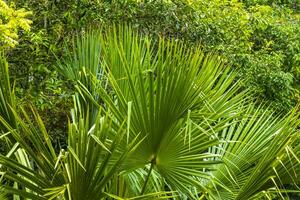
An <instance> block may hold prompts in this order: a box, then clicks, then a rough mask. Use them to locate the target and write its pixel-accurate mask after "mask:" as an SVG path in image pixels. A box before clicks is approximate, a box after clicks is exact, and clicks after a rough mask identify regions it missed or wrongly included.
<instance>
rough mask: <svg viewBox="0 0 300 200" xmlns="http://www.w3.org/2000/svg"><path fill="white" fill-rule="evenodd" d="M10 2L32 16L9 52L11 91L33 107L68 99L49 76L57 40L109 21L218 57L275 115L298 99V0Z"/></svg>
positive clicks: (60, 41) (60, 53)
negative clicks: (16, 80)
mask: <svg viewBox="0 0 300 200" xmlns="http://www.w3.org/2000/svg"><path fill="white" fill-rule="evenodd" d="M12 2H15V3H16V4H17V5H18V6H22V7H25V8H26V9H28V10H31V11H33V15H34V17H33V27H32V32H31V33H29V34H24V35H22V41H21V44H20V45H19V46H18V48H17V49H14V50H13V51H12V52H10V54H9V55H11V56H10V57H9V59H10V61H11V63H12V64H11V71H12V72H13V75H14V76H16V77H17V78H19V79H22V81H20V83H19V85H18V87H17V90H16V91H17V94H18V95H20V96H24V95H26V98H27V99H30V100H31V101H32V102H34V104H36V105H38V107H40V108H41V109H40V110H43V111H46V112H48V111H49V110H51V109H54V108H55V107H56V105H57V106H61V107H63V108H64V107H68V106H69V103H64V101H63V98H61V97H65V96H69V93H68V90H67V88H69V87H66V86H65V85H64V84H62V83H60V84H58V83H59V81H58V80H59V78H58V76H57V73H55V72H53V71H52V70H53V65H55V58H54V54H56V55H57V57H61V56H64V55H65V53H64V52H63V48H62V46H63V43H68V44H69V45H70V44H71V43H70V42H68V41H71V40H72V39H71V38H72V37H73V36H74V34H77V33H80V32H82V31H84V29H85V28H86V27H95V26H99V25H101V24H111V23H130V24H132V26H133V27H134V28H135V29H138V30H139V31H140V32H142V33H144V34H151V35H154V36H164V37H172V38H178V39H183V40H185V41H186V42H187V43H189V45H190V46H193V45H197V44H198V43H200V44H201V45H202V47H203V50H204V51H207V52H210V51H215V52H218V53H219V54H222V55H223V56H224V57H226V58H227V60H228V62H229V63H230V64H231V65H233V66H234V68H235V69H236V71H237V72H238V74H239V77H241V78H242V79H244V87H245V88H251V89H252V90H253V91H255V92H256V96H257V97H258V99H259V100H260V101H264V100H268V101H270V102H271V103H273V105H274V107H276V108H277V110H278V111H279V112H282V111H283V112H287V111H288V110H289V109H291V108H292V107H293V106H294V105H295V104H296V103H297V101H298V95H299V92H298V88H299V84H300V83H299V77H300V75H299V74H300V73H299V65H300V64H299V63H300V62H299V55H300V44H299V43H300V42H299V41H300V38H299V37H300V36H299V35H300V34H299V32H300V28H299V27H300V25H299V24H300V18H299V14H297V13H298V11H299V9H298V7H297V6H298V5H300V4H298V0H290V1H256V0H245V1H236V0H226V1H220V0H213V1H211V0H204V1H193V0H189V1H187V0H179V1H178V0H176V1H175V0H174V1H135V0H129V1H123V0H115V1H104V0H101V1H77V0H71V1H58V2H56V1H42V0H35V1H25V2H24V1H19V0H13V1H12ZM76 32H77V33H76ZM54 83H55V84H54ZM60 88H64V89H63V90H61V89H60ZM52 97H55V98H52ZM56 97H58V98H56ZM49 98H52V102H53V103H52V104H50V103H48V102H47V99H49ZM54 99H60V101H58V102H55V100H54ZM57 126H60V125H59V123H58V124H57Z"/></svg>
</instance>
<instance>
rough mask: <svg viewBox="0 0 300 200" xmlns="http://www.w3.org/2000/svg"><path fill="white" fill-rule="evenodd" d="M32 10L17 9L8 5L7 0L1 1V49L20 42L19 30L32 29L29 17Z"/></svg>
mask: <svg viewBox="0 0 300 200" xmlns="http://www.w3.org/2000/svg"><path fill="white" fill-rule="evenodd" d="M29 15H31V12H28V11H25V9H19V10H15V9H14V8H12V7H10V6H8V5H7V4H6V2H5V1H3V0H1V1H0V45H1V47H0V48H1V49H2V48H6V47H15V45H16V44H17V43H18V42H17V40H18V30H19V29H22V30H24V31H29V30H30V24H31V20H29V19H28V18H27V17H28V16H29Z"/></svg>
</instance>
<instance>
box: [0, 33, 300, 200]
mask: <svg viewBox="0 0 300 200" xmlns="http://www.w3.org/2000/svg"><path fill="white" fill-rule="evenodd" d="M72 50H74V51H72ZM72 50H69V51H68V52H69V53H70V56H69V57H68V58H66V59H60V60H59V63H58V66H57V70H58V71H59V73H60V74H61V75H62V76H64V77H65V78H66V79H70V80H71V81H73V83H74V84H75V88H76V91H77V92H76V93H75V95H74V96H73V97H74V105H73V109H72V111H71V120H69V122H66V121H65V122H64V123H67V124H68V143H67V147H66V148H61V149H60V151H59V152H57V151H56V150H55V148H54V147H53V145H52V142H51V139H50V137H49V135H48V133H47V130H46V128H45V125H44V123H43V121H42V119H41V117H40V116H39V115H38V114H37V113H36V111H34V109H33V111H32V112H26V110H24V109H21V112H17V111H16V110H15V109H10V113H12V115H13V116H14V118H15V120H16V122H17V126H16V127H12V126H11V125H10V123H9V121H7V120H6V119H5V118H4V117H1V116H0V121H1V122H2V124H4V125H5V130H8V131H9V132H8V134H9V135H10V136H12V137H13V139H14V140H15V145H14V146H13V147H12V149H11V151H10V152H9V153H8V154H7V155H3V154H1V155H0V166H1V168H0V181H1V183H2V184H3V187H2V188H3V190H4V192H5V193H6V194H8V195H13V196H14V197H15V198H19V197H23V198H28V199H32V200H39V199H41V200H43V199H53V200H54V199H55V200H61V199H63V200H72V199H74V200H77V199H78V200H81V199H88V200H90V199H93V200H98V199H99V200H100V199H120V200H121V199H174V200H177V199H178V200H179V199H184V200H187V199H206V200H224V199H226V200H240V199H253V200H254V199H272V198H273V197H274V198H279V199H284V198H285V197H286V196H287V195H289V193H291V192H296V193H299V190H292V189H285V185H286V184H291V185H297V184H299V178H298V177H299V175H300V162H299V158H300V143H299V130H298V126H299V114H297V113H296V112H291V113H289V114H288V115H285V116H282V115H278V114H275V113H274V112H272V109H271V110H269V109H268V108H266V107H264V106H261V107H258V108H257V107H256V106H255V105H254V103H253V100H254V99H253V97H251V94H252V93H251V92H249V91H244V90H242V88H241V85H240V82H239V81H237V79H236V73H232V72H231V71H230V69H229V68H228V67H226V65H225V63H224V61H222V59H220V57H219V56H215V55H211V54H207V55H205V54H204V53H203V52H202V50H201V48H200V47H194V48H189V47H188V46H187V45H186V44H184V43H183V42H180V41H176V40H166V39H162V38H160V39H159V40H158V41H152V40H151V39H149V38H148V37H141V36H140V35H138V34H137V33H136V32H135V31H133V30H132V29H131V28H128V27H118V28H106V30H99V31H96V32H86V33H85V35H83V36H79V37H78V38H77V41H76V43H74V46H73V49H72ZM71 52H73V53H71ZM83 55H85V56H83ZM95 55H96V56H95ZM5 66H7V65H1V66H0V67H5ZM1 84H2V83H1ZM11 96H13V93H12V94H11ZM5 102H7V101H5ZM31 113H32V115H31ZM31 116H32V117H31ZM2 129H3V128H2Z"/></svg>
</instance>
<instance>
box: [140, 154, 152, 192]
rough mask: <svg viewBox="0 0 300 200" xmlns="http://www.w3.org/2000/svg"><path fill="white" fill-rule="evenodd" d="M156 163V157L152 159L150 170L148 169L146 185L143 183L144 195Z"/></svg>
mask: <svg viewBox="0 0 300 200" xmlns="http://www.w3.org/2000/svg"><path fill="white" fill-rule="evenodd" d="M154 164H155V159H153V160H152V161H151V165H150V169H149V171H148V174H147V176H146V180H145V182H144V185H143V188H142V190H141V195H143V194H144V192H145V190H146V186H147V183H148V180H149V177H150V175H151V172H152V169H153V167H154Z"/></svg>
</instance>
